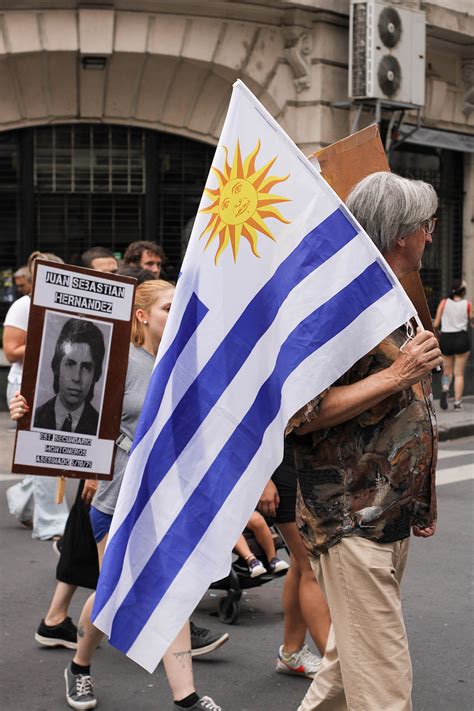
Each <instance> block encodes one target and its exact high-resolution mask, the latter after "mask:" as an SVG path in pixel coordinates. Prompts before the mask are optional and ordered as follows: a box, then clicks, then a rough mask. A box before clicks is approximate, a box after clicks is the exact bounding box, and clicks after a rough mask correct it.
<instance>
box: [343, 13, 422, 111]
mask: <svg viewBox="0 0 474 711" xmlns="http://www.w3.org/2000/svg"><path fill="white" fill-rule="evenodd" d="M425 24H426V23H425V13H424V12H420V11H419V10H409V9H407V8H405V7H401V6H400V5H399V4H398V3H391V4H388V3H384V2H378V1H377V0H351V13H350V31H349V43H350V45H349V96H350V97H351V99H382V100H383V99H385V100H388V101H394V102H399V103H403V104H413V105H415V106H423V104H424V103H425V41H426V40H425Z"/></svg>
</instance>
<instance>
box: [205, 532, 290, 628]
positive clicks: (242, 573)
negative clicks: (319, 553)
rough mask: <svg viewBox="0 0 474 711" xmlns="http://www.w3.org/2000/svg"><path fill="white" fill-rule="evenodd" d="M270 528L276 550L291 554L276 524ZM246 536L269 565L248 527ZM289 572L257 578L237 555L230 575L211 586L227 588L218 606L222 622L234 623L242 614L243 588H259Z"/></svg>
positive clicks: (249, 543)
mask: <svg viewBox="0 0 474 711" xmlns="http://www.w3.org/2000/svg"><path fill="white" fill-rule="evenodd" d="M270 530H271V532H272V537H273V542H274V544H275V550H276V551H279V550H281V549H284V550H286V552H287V553H288V554H289V550H288V548H287V546H286V543H285V541H284V540H283V538H282V537H281V535H280V534H279V532H278V531H277V529H276V528H275V527H274V526H270ZM244 536H245V538H246V540H247V543H248V545H249V548H250V550H251V551H252V553H253V554H254V556H255V557H256V558H258V559H259V560H261V561H262V563H263V564H264V565H265V566H267V565H268V560H267V558H266V556H265V553H264V552H263V550H262V548H261V547H260V545H259V544H258V543H257V540H256V539H255V537H254V535H253V533H252V532H251V531H250V530H249V529H247V528H246V529H245V530H244ZM287 572H288V570H282V571H281V572H280V573H276V574H275V575H273V574H271V573H264V574H263V575H259V576H258V577H256V578H251V577H250V572H249V569H248V567H247V564H246V562H245V560H243V559H242V558H240V557H238V556H236V559H235V560H234V561H233V562H232V566H231V569H230V573H229V575H228V576H227V577H225V578H222V580H218V581H217V582H215V583H212V585H211V586H210V589H211V590H225V591H226V592H227V594H226V595H225V596H224V597H221V598H220V600H219V603H218V606H217V615H218V617H219V619H220V620H221V622H223V623H224V624H226V625H233V624H235V622H237V620H238V618H239V614H240V599H241V597H242V591H243V590H248V589H249V588H258V587H260V585H265V584H266V583H270V582H271V581H272V580H275V578H281V577H283V576H284V575H286V573H287Z"/></svg>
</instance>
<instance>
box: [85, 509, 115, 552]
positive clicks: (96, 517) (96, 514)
mask: <svg viewBox="0 0 474 711" xmlns="http://www.w3.org/2000/svg"><path fill="white" fill-rule="evenodd" d="M89 516H90V519H91V526H92V530H93V532H94V538H95V542H96V543H100V541H101V540H102V539H103V537H104V536H106V535H107V534H108V532H109V531H110V526H111V524H112V514H106V513H103V512H102V511H99V509H95V508H94V507H93V506H91V507H90V510H89Z"/></svg>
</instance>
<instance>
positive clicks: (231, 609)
mask: <svg viewBox="0 0 474 711" xmlns="http://www.w3.org/2000/svg"><path fill="white" fill-rule="evenodd" d="M239 612H240V605H239V601H238V600H234V599H233V598H232V597H228V596H226V597H222V598H221V599H220V600H219V605H218V608H217V614H218V615H219V619H220V621H221V622H223V623H224V624H226V625H233V624H234V623H235V622H237V618H238V617H239Z"/></svg>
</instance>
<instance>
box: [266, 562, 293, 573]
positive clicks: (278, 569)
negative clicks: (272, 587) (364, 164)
mask: <svg viewBox="0 0 474 711" xmlns="http://www.w3.org/2000/svg"><path fill="white" fill-rule="evenodd" d="M289 567H290V566H289V564H288V563H287V562H286V561H285V560H281V559H280V558H272V559H271V561H270V562H269V564H268V570H269V571H270V573H273V575H275V573H282V572H283V571H284V570H288V568H289Z"/></svg>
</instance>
